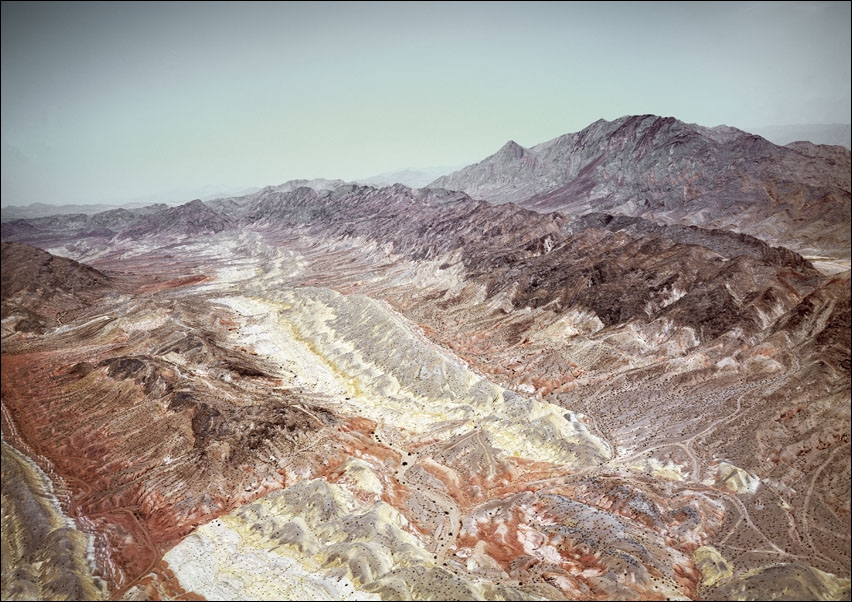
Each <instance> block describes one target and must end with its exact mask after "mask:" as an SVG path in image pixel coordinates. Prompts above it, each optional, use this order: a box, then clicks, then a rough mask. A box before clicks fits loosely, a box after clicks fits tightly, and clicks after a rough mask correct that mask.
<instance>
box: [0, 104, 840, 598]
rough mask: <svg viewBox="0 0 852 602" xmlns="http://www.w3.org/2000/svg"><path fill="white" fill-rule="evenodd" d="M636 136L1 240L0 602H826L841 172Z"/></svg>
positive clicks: (833, 493) (836, 509) (631, 129)
mask: <svg viewBox="0 0 852 602" xmlns="http://www.w3.org/2000/svg"><path fill="white" fill-rule="evenodd" d="M652 117H653V116H641V117H636V118H624V120H619V121H617V122H596V123H595V124H593V125H592V126H590V128H589V129H588V131H587V130H584V131H583V132H578V133H575V134H567V135H566V136H564V137H561V138H559V139H556V141H551V142H550V143H544V144H542V145H539V146H537V147H533V149H534V152H531V151H530V150H529V149H523V148H522V147H519V146H518V147H517V148H515V147H514V146H512V145H507V147H504V149H502V150H501V151H499V152H498V154H497V155H493V156H492V157H489V158H488V159H486V160H484V161H483V162H481V163H479V164H477V165H474V166H470V167H467V168H465V169H463V170H461V171H459V172H456V173H455V174H451V175H450V176H446V177H444V178H440V179H439V180H438V181H436V182H434V183H433V184H432V185H431V187H429V188H423V189H419V190H412V189H409V188H407V187H405V186H402V185H395V186H390V187H384V188H373V187H370V186H359V185H355V184H346V183H343V182H340V181H330V180H324V181H322V182H321V184H319V185H317V184H316V183H312V182H300V183H297V184H294V185H282V186H277V187H268V188H265V189H262V190H260V191H258V192H256V193H253V194H250V195H247V196H244V197H237V198H231V199H218V200H215V201H208V202H206V203H205V202H201V201H199V200H196V201H192V202H190V203H186V204H184V205H181V206H177V207H165V206H162V205H160V206H156V207H152V208H147V209H133V210H127V209H116V210H111V211H107V212H103V213H99V214H95V215H85V214H78V215H73V216H62V217H42V218H36V219H29V220H13V221H8V222H4V223H3V243H2V262H0V263H2V433H3V443H2V446H3V450H2V452H3V475H2V487H3V489H2V501H3V518H2V521H3V522H2V546H3V547H2V550H3V554H2V577H3V582H2V597H3V599H10V600H11V599H99V598H110V599H124V600H138V599H173V600H187V599H204V598H206V599H220V600H226V599H232V600H237V599H291V600H344V599H346V600H348V599H358V600H364V599H375V600H380V599H384V600H403V599H411V600H479V599H488V600H490V599H496V600H606V599H609V600H612V599H617V600H666V599H681V600H702V599H708V600H742V599H747V600H782V599H797V600H842V599H849V597H850V472H852V471H851V470H850V371H851V370H852V365H851V364H850V320H852V314H851V313H850V272H849V232H850V221H852V220H850V217H849V208H850V194H849V190H850V183H849V179H850V173H849V165H850V161H849V156H850V155H849V151H848V150H847V149H842V148H840V147H818V146H815V145H810V147H807V148H805V147H801V148H790V147H794V146H795V145H790V147H777V146H775V145H772V144H771V143H769V142H767V141H765V140H763V139H761V138H759V137H756V136H752V135H749V134H745V133H744V132H739V131H738V130H733V128H729V129H728V130H724V131H722V130H719V129H718V128H717V129H714V130H708V129H707V128H700V127H699V126H690V125H687V124H683V123H681V122H677V121H676V120H662V119H661V118H652ZM738 132H739V133H738ZM741 134H742V135H741ZM796 144H798V143H796ZM631 145H633V146H631ZM800 146H801V145H800ZM811 147H813V148H811ZM678 148H681V149H683V155H678V154H677V153H676V152H674V151H673V150H672V149H678ZM535 149H537V150H535ZM660 149H664V151H665V152H664V154H665V155H666V156H667V157H669V158H668V159H666V160H663V159H660V158H659V156H658V155H660V153H663V151H662V150H660ZM639 150H641V153H640V152H639ZM545 151H546V152H545ZM557 151H558V152H557ZM655 152H656V153H657V155H654V153H655ZM637 153H639V154H637ZM640 155H641V156H640ZM587 156H588V157H592V159H591V160H590V161H591V162H590V163H587V164H584V165H580V164H579V162H580V158H581V157H587ZM660 156H661V155H660ZM731 157H744V159H743V161H742V162H741V163H738V162H737V161H733V160H732V159H731ZM582 160H583V161H585V160H586V159H585V158H584V159H582ZM652 160H653V165H654V166H655V167H654V168H653V170H651V169H650V168H648V169H647V170H646V169H645V167H643V163H642V161H649V162H651V161H652ZM687 160H688V161H687ZM650 164H651V163H649V165H650ZM589 165H591V166H589ZM489 170H490V171H489ZM690 170H691V171H690ZM554 174H559V175H558V176H557V175H554ZM566 174H567V175H566ZM695 174H699V175H697V176H696V175H695ZM566 178H567V179H566ZM513 191H514V192H513ZM640 197H641V198H643V199H646V200H647V202H646V203H645V204H644V205H643V204H641V203H639V204H637V202H636V199H639V198H640ZM631 203H632V204H631ZM735 226H736V227H735ZM808 249H810V251H808ZM806 255H807V257H806Z"/></svg>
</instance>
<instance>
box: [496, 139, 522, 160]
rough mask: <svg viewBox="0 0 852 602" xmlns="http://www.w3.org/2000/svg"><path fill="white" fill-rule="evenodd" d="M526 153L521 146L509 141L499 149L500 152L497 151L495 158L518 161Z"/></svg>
mask: <svg viewBox="0 0 852 602" xmlns="http://www.w3.org/2000/svg"><path fill="white" fill-rule="evenodd" d="M526 152H527V149H525V148H524V147H523V146H521V145H520V144H518V143H517V142H515V141H514V140H509V141H508V142H507V143H506V144H504V145H503V146H502V147H500V150H498V151H497V153H496V155H495V156H498V157H508V158H512V159H520V158H521V157H523V156H524V154H526Z"/></svg>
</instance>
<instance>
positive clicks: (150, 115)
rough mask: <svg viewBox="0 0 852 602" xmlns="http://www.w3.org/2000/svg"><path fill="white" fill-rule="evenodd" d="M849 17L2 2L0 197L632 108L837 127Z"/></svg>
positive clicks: (451, 144)
mask: <svg viewBox="0 0 852 602" xmlns="http://www.w3.org/2000/svg"><path fill="white" fill-rule="evenodd" d="M851 21H852V19H850V3H849V2H734V3H717V2H711V3H699V2H684V3H673V2H662V3H656V2H628V3H619V2H566V3H560V2H556V3H538V2H521V3H512V2H495V3H487V2H475V3H457V2H450V3H427V2H415V3H403V2H400V3H391V2H380V3H351V2H346V3H326V2H315V3H314V2H312V3H299V2H285V3H273V2H259V3H251V2H237V3H228V2H210V3H207V2H193V3H180V2H167V3H152V2H144V3H132V2H114V3H113V2H97V3H69V2H60V3H49V2H34V3H28V2H6V1H4V2H3V3H2V88H0V93H1V94H2V204H3V206H6V205H26V204H29V203H32V202H43V203H51V204H67V203H123V202H131V201H147V200H151V201H154V200H156V201H162V200H172V201H179V200H191V199H192V198H195V197H196V196H202V195H207V196H209V195H211V194H215V193H217V192H219V193H233V192H237V191H239V190H242V189H245V188H249V187H259V186H264V185H271V184H280V183H283V182H285V181H287V180H291V179H296V178H318V177H322V178H329V179H333V178H341V179H344V180H351V179H356V178H366V177H369V176H372V175H375V174H378V173H382V172H389V171H394V170H399V169H404V168H429V167H434V166H462V165H466V164H470V163H475V162H477V161H480V160H482V159H483V158H485V157H486V156H488V155H490V154H492V153H494V152H495V151H496V150H497V149H498V148H499V147H500V146H502V145H503V144H504V143H505V142H506V141H507V140H510V139H512V140H515V141H517V142H518V143H519V144H522V145H524V146H532V145H535V144H538V143H540V142H544V141H546V140H550V139H552V138H555V137H557V136H560V135H562V134H565V133H568V132H576V131H579V130H581V129H583V128H584V127H586V126H587V125H589V124H590V123H592V122H594V121H596V120H597V119H600V118H603V119H608V120H611V119H617V118H619V117H622V116H624V115H634V114H645V113H652V114H656V115H662V116H672V117H676V118H678V119H680V120H682V121H685V122H687V123H698V124H700V125H704V126H715V125H720V124H725V125H730V126H735V127H739V128H741V129H746V130H748V129H749V128H750V127H753V128H757V127H762V126H767V125H783V124H825V123H849V122H850V110H852V109H850V97H852V94H850V54H852V52H850V22H851ZM166 197H168V199H167V198H166Z"/></svg>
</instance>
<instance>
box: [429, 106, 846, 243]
mask: <svg viewBox="0 0 852 602" xmlns="http://www.w3.org/2000/svg"><path fill="white" fill-rule="evenodd" d="M430 186H431V187H435V188H446V189H450V190H461V191H464V192H466V193H468V194H469V195H470V196H472V197H473V198H477V199H485V200H487V201H490V202H493V203H505V202H514V203H519V204H521V205H523V206H525V207H529V208H531V209H535V210H537V211H560V212H562V213H565V214H567V215H582V214H585V213H590V212H594V211H603V212H607V213H613V214H619V215H629V216H634V217H646V218H649V219H653V220H655V221H658V222H662V223H670V224H686V225H699V226H707V227H710V228H726V229H735V230H737V231H741V232H745V233H748V234H752V235H754V236H757V237H758V238H762V239H764V240H767V241H769V242H771V243H772V244H776V245H777V244H783V245H785V246H789V245H790V244H791V241H794V240H795V241H797V244H798V245H799V246H798V247H797V248H796V250H804V249H806V248H808V246H812V247H814V248H816V249H822V250H830V251H831V252H833V253H838V252H839V253H844V252H845V254H846V256H848V253H849V243H850V233H849V227H848V220H847V219H846V216H847V215H848V213H849V209H850V200H849V199H850V195H849V191H850V154H849V149H845V148H843V147H825V146H817V145H813V144H810V143H795V144H792V145H788V146H786V147H780V146H776V145H774V144H772V143H771V142H768V141H767V140H764V139H763V138H760V137H759V136H755V135H753V134H748V133H746V132H743V131H740V130H737V129H735V128H730V127H726V126H719V127H716V128H705V127H702V126H698V125H694V124H685V123H683V122H680V121H678V120H676V119H674V118H671V117H666V118H663V117H657V116H654V115H641V116H630V117H622V118H621V119H616V120H614V121H611V122H608V121H604V120H600V121H597V122H595V123H593V124H591V125H590V126H588V127H587V128H585V129H584V130H581V131H580V132H576V133H572V134H565V135H564V136H560V137H559V138H555V139H553V140H550V141H548V142H544V143H541V144H538V145H536V146H533V147H531V148H528V149H527V148H523V147H521V146H520V145H518V144H517V143H515V142H513V141H510V142H509V143H507V144H506V145H505V146H504V147H503V148H501V149H500V150H499V151H498V152H497V153H495V154H494V155H491V156H490V157H487V158H486V159H484V160H483V161H481V162H480V163H477V164H475V165H471V166H468V167H466V168H464V169H462V170H460V171H457V172H455V173H453V174H449V175H447V176H443V177H440V178H438V179H437V180H435V181H434V182H432V184H430ZM802 220H806V223H801V222H802Z"/></svg>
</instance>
